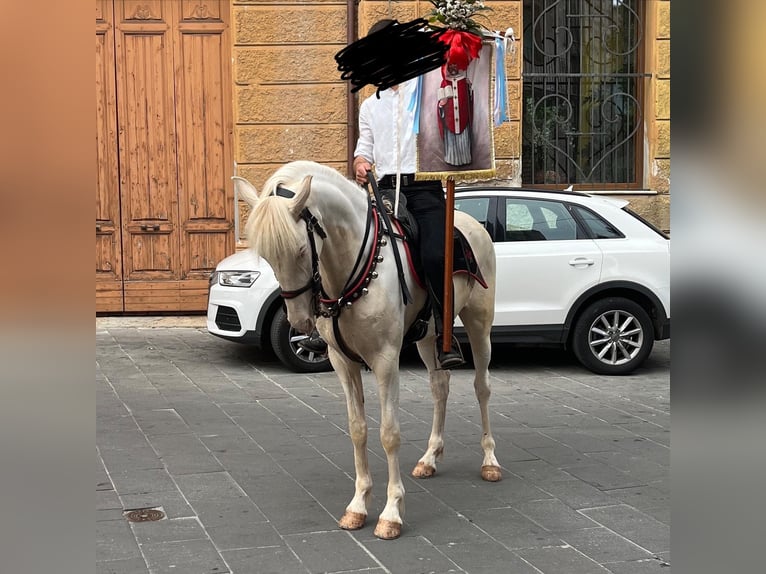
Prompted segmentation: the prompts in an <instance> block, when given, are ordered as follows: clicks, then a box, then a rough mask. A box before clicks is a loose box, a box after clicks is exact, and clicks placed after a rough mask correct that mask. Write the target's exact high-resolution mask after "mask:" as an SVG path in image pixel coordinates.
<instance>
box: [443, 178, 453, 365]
mask: <svg viewBox="0 0 766 574" xmlns="http://www.w3.org/2000/svg"><path fill="white" fill-rule="evenodd" d="M454 220H455V180H454V179H453V178H452V176H450V177H448V178H447V197H446V201H445V214H444V301H442V334H443V337H442V351H443V352H445V353H447V352H449V350H450V348H451V347H452V261H453V258H454V254H453V248H454V245H455V230H454Z"/></svg>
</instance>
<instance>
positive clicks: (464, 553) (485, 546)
mask: <svg viewBox="0 0 766 574" xmlns="http://www.w3.org/2000/svg"><path fill="white" fill-rule="evenodd" d="M437 548H438V549H439V551H440V552H442V553H443V554H444V555H446V556H447V557H448V558H449V559H450V560H452V561H453V562H454V563H455V564H457V565H458V566H459V567H460V568H462V570H464V571H466V572H470V573H471V574H498V572H512V573H513V574H539V570H537V569H535V568H534V567H532V565H530V564H529V563H528V562H527V561H525V560H524V559H523V558H521V557H520V556H519V555H517V554H515V553H514V552H512V551H510V550H508V549H507V548H505V547H504V546H503V545H502V544H500V543H499V542H495V541H494V540H483V541H480V542H474V543H461V542H451V543H449V544H444V545H440V546H438V547H437ZM405 572H406V570H405Z"/></svg>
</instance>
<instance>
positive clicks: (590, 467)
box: [565, 462, 647, 490]
mask: <svg viewBox="0 0 766 574" xmlns="http://www.w3.org/2000/svg"><path fill="white" fill-rule="evenodd" d="M565 470H566V472H568V473H569V474H571V475H572V476H576V477H577V478H579V479H580V480H582V481H584V482H587V483H588V484H590V485H591V486H595V487H596V488H599V489H601V490H611V489H614V488H629V487H634V486H643V485H645V484H646V482H647V481H645V480H641V479H640V478H636V477H634V476H632V475H631V474H629V473H627V472H623V471H621V470H618V469H616V468H613V467H611V466H609V465H606V464H603V463H600V462H595V463H590V464H584V465H577V466H567V467H566V469H565Z"/></svg>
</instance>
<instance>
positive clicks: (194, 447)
mask: <svg viewBox="0 0 766 574" xmlns="http://www.w3.org/2000/svg"><path fill="white" fill-rule="evenodd" d="M150 442H151V444H152V447H154V450H156V451H157V452H158V453H159V455H160V457H162V463H163V464H164V465H165V467H166V468H167V469H168V471H169V472H170V473H171V474H173V475H179V474H199V473H205V472H217V471H223V470H224V469H223V467H222V466H221V464H220V463H219V462H218V461H217V460H216V459H215V457H214V456H213V455H212V454H211V453H210V451H209V450H208V448H207V447H206V446H205V445H204V444H203V443H202V442H201V441H200V440H199V439H198V438H197V437H196V436H195V435H192V434H181V435H178V434H174V435H164V436H156V437H151V438H150Z"/></svg>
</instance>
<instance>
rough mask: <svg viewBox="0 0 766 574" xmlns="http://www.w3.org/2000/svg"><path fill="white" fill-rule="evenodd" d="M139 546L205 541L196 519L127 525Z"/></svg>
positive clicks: (200, 526) (177, 519)
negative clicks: (180, 541) (182, 541)
mask: <svg viewBox="0 0 766 574" xmlns="http://www.w3.org/2000/svg"><path fill="white" fill-rule="evenodd" d="M129 524H130V527H131V529H132V530H133V534H134V536H135V537H136V540H138V542H139V544H156V543H158V542H175V541H179V540H199V539H207V534H205V531H204V530H203V529H202V525H201V524H200V522H199V520H197V518H196V517H186V518H175V519H165V520H157V521H154V522H132V523H129Z"/></svg>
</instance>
